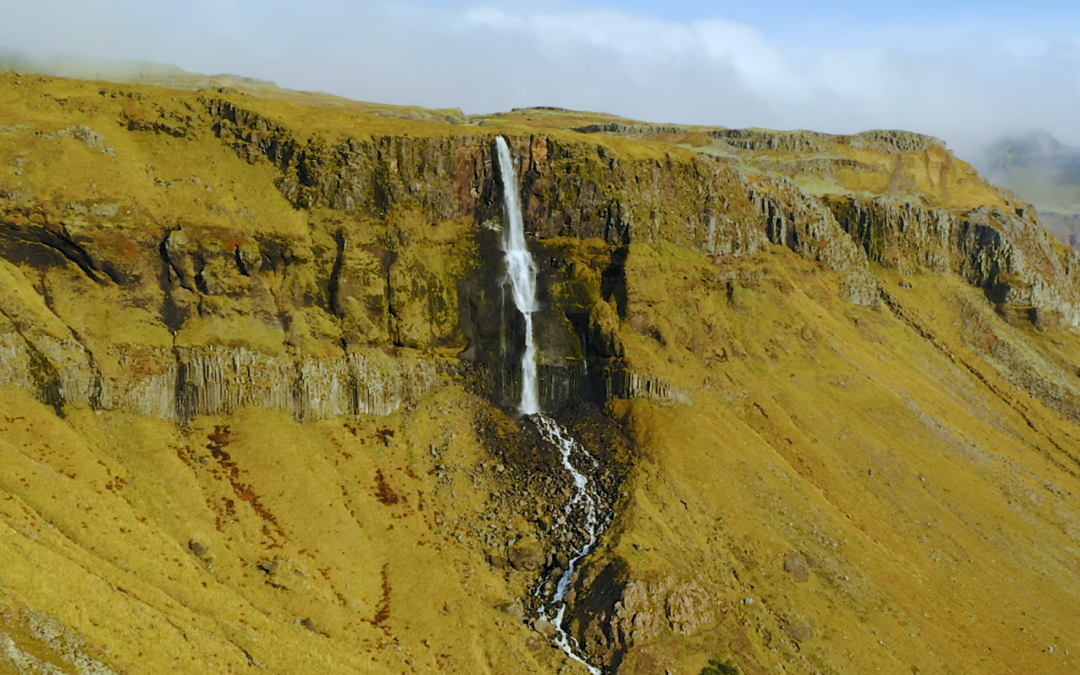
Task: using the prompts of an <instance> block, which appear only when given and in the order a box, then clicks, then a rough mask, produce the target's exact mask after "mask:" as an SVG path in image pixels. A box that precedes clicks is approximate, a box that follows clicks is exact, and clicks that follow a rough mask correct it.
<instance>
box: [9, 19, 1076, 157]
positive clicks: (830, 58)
mask: <svg viewBox="0 0 1080 675" xmlns="http://www.w3.org/2000/svg"><path fill="white" fill-rule="evenodd" d="M3 4H5V5H8V6H7V7H3V8H2V9H3V13H4V15H5V18H4V21H3V23H2V24H0V52H7V53H9V54H18V55H20V56H22V57H24V58H32V59H36V60H46V61H48V62H50V63H52V64H53V66H54V69H56V68H57V64H58V63H66V64H68V65H70V64H72V63H78V62H80V61H84V60H87V61H89V60H93V61H95V62H102V61H116V60H140V61H153V62H159V63H168V64H174V65H176V66H179V67H181V68H183V69H185V70H189V71H194V72H201V73H207V74H214V73H222V72H229V73H236V74H240V75H246V76H251V77H257V78H263V79H268V80H272V81H274V82H276V83H278V84H279V85H281V86H283V87H289V88H293V89H303V90H319V91H326V92H330V93H334V94H338V95H342V96H347V97H350V98H355V99H361V100H367V101H379V102H386V103H397V104H409V105H422V106H427V107H459V108H462V109H464V110H465V112H468V113H482V112H494V111H500V110H508V109H510V108H513V107H523V106H531V105H553V106H561V107H566V108H574V109H584V110H594V111H603V112H610V113H614V114H618V115H622V116H625V117H631V118H636V119H644V120H649V121H656V122H672V123H695V124H710V125H722V126H728V127H745V126H760V127H771V128H781V129H788V128H808V129H816V130H820V131H828V132H836V133H849V132H856V131H861V130H864V129H871V128H903V129H910V130H914V131H920V132H923V133H928V134H933V135H936V136H940V137H942V138H944V139H946V140H947V141H948V142H949V144H950V146H952V147H953V148H955V149H957V151H958V153H960V154H961V155H965V154H971V153H975V152H977V148H979V147H981V146H982V145H983V144H984V143H986V142H989V141H992V140H994V139H996V138H998V137H1000V136H1001V135H1003V134H1009V133H1018V132H1024V131H1027V130H1031V129H1044V130H1046V131H1049V132H1050V133H1052V134H1054V135H1055V136H1056V137H1058V138H1059V139H1061V140H1063V141H1065V142H1068V143H1078V142H1080V130H1077V128H1076V125H1075V111H1076V110H1078V109H1080V79H1078V73H1080V45H1078V42H1077V40H1076V39H1073V38H1071V37H1068V36H1069V35H1070V34H1075V33H1070V31H1069V30H1066V28H1067V27H1063V25H1062V24H1061V23H1060V22H1059V23H1058V24H1057V25H1056V33H1055V31H1054V30H1045V29H1042V28H1040V27H1039V25H1038V24H1036V23H1018V22H1009V21H1007V20H1005V18H1002V19H1000V20H997V22H996V23H995V21H994V20H987V21H984V22H980V23H979V24H972V23H970V22H968V23H963V22H958V23H957V24H956V25H953V26H948V25H944V26H943V25H935V26H922V25H919V24H918V23H917V22H912V23H910V25H903V26H896V25H892V26H889V25H877V26H875V25H868V24H861V25H856V24H850V25H849V24H845V23H843V22H842V21H839V22H838V21H830V22H810V23H806V22H802V21H800V18H799V17H797V16H786V17H785V16H777V17H776V18H775V20H770V21H768V22H765V21H763V22H762V25H756V26H755V25H748V24H745V23H738V22H735V21H730V20H726V19H724V18H723V17H722V16H721V17H716V18H709V19H701V20H695V21H675V20H667V19H661V18H655V17H650V16H646V15H644V14H640V13H632V12H630V11H621V10H616V9H604V8H598V7H595V6H593V7H583V6H576V5H572V4H552V5H545V7H549V9H544V10H537V9H534V8H533V7H535V5H534V6H530V5H526V4H521V3H507V2H501V3H499V2H497V3H495V4H486V5H466V4H461V5H457V6H447V5H441V6H439V7H435V6H432V5H430V4H410V3H378V4H375V3H367V2H344V1H337V2H334V1H331V0H312V1H310V2H306V3H299V2H286V1H278V0H271V1H269V2H254V1H252V0H221V1H215V2H210V1H209V0H196V1H194V2H191V3H189V4H187V5H186V6H184V5H180V4H170V5H165V6H161V7H154V6H153V3H145V2H138V1H136V0H99V1H97V2H76V1H75V0H35V2H15V1H14V0H3ZM913 21H914V20H913ZM1048 21H1049V24H1053V23H1054V22H1053V21H1052V17H1051V19H1050V20H1048ZM1055 35H1057V37H1055ZM1062 36H1066V37H1062ZM57 58H61V59H62V61H56V60H55V59H57ZM49 60H51V61H49ZM68 70H70V68H68Z"/></svg>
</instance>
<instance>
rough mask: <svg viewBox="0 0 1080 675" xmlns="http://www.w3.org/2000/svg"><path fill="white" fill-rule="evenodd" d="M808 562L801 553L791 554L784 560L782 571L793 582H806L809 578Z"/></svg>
mask: <svg viewBox="0 0 1080 675" xmlns="http://www.w3.org/2000/svg"><path fill="white" fill-rule="evenodd" d="M810 567H811V565H810V561H809V560H807V558H806V556H804V555H803V554H802V553H792V554H791V555H789V556H788V557H787V558H784V569H785V570H787V573H788V574H790V575H791V578H792V579H794V580H795V581H799V582H802V581H806V580H808V579H809V578H810Z"/></svg>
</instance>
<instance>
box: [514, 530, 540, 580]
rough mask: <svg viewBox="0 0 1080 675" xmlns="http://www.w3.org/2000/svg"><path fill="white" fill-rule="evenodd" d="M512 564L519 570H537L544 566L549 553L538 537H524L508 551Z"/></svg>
mask: <svg viewBox="0 0 1080 675" xmlns="http://www.w3.org/2000/svg"><path fill="white" fill-rule="evenodd" d="M506 557H507V559H508V560H509V561H510V565H511V566H512V567H513V568H514V569H516V570H518V571H519V572H535V571H537V570H539V569H540V568H542V567H543V566H544V562H545V561H546V560H547V555H546V554H545V552H544V547H543V546H542V545H541V544H540V542H539V541H537V539H536V537H534V536H532V535H529V536H526V537H522V538H521V539H519V540H518V541H517V542H515V543H514V545H513V546H512V547H510V550H509V551H507V555H506Z"/></svg>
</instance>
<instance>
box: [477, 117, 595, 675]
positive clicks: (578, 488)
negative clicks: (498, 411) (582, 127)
mask: <svg viewBox="0 0 1080 675" xmlns="http://www.w3.org/2000/svg"><path fill="white" fill-rule="evenodd" d="M495 143H496V146H497V147H498V161H499V173H500V174H501V176H502V185H503V208H504V210H505V212H506V222H507V227H504V228H503V236H502V243H503V251H505V253H506V276H507V279H508V280H509V281H510V287H511V289H512V291H513V296H514V305H515V306H516V307H517V309H518V311H520V312H521V313H522V314H523V315H524V316H525V352H524V353H523V354H522V356H521V404H520V405H519V409H520V411H521V414H523V415H528V416H530V417H531V419H532V421H533V423H534V424H536V428H537V429H538V430H539V431H540V435H541V436H542V437H543V438H544V440H545V441H547V442H548V443H550V444H551V445H553V446H554V447H556V448H558V449H559V451H560V452H561V453H562V463H563V466H564V467H565V468H566V470H567V471H568V472H569V473H570V476H571V478H573V482H574V492H573V495H572V496H571V497H570V501H569V502H568V503H567V505H566V516H567V518H566V520H567V522H568V523H570V522H581V523H582V524H583V527H584V530H585V533H586V537H587V541H586V542H585V545H584V546H582V547H581V548H580V549H578V550H577V551H576V552H575V553H574V555H573V556H572V557H570V562H569V564H568V565H567V567H566V570H565V571H564V572H563V573H562V576H560V577H559V581H558V583H557V585H556V587H555V594H554V595H553V596H552V597H551V598H550V599H549V600H548V601H547V602H546V603H545V607H546V617H545V618H546V619H547V620H548V621H549V622H550V623H551V624H552V625H553V626H554V627H555V629H556V631H557V633H556V635H555V644H557V645H558V646H559V647H560V648H561V649H562V650H563V651H564V652H566V654H567V655H568V656H569V657H570V658H572V659H573V660H575V661H577V662H578V663H581V664H582V665H583V666H585V667H586V668H588V669H589V672H590V673H592V675H601V672H600V669H599V668H597V667H595V666H593V665H591V664H589V663H588V662H587V661H585V659H584V658H583V657H582V656H580V655H579V654H578V648H579V647H578V644H577V641H576V640H575V639H574V638H573V637H572V636H571V635H570V634H569V633H567V632H566V630H565V629H564V628H563V620H564V616H563V615H564V614H565V613H566V603H565V602H564V601H565V599H566V594H567V592H568V591H569V590H570V584H571V583H572V582H573V580H574V573H575V571H576V570H577V566H578V563H580V562H581V560H582V559H583V558H584V557H585V556H587V555H589V553H591V552H592V550H593V548H595V547H596V542H597V539H598V538H599V536H600V534H601V533H602V532H603V530H604V528H605V527H606V525H607V521H606V520H601V518H600V513H599V511H600V499H599V495H597V493H596V492H595V490H594V489H593V488H592V487H591V486H590V484H589V479H588V478H587V477H586V476H585V474H584V473H582V472H581V471H579V470H578V469H577V468H576V467H575V466H574V464H573V462H571V461H570V458H571V456H572V455H576V456H578V457H585V458H587V459H588V460H590V461H592V462H593V464H594V465H595V463H596V460H595V459H594V458H593V457H592V456H591V455H590V454H589V453H588V452H587V451H586V450H585V448H584V447H582V445H581V444H580V443H578V442H577V441H576V440H574V438H573V436H571V435H570V432H569V431H568V430H566V429H565V428H563V427H562V425H560V424H559V423H558V422H556V421H555V420H554V419H552V418H550V417H548V416H547V415H544V414H543V413H542V412H541V411H540V395H539V387H538V384H537V377H536V343H535V341H534V340H533V313H534V312H536V310H537V309H538V305H537V302H536V272H537V268H536V263H535V262H534V261H533V258H532V254H530V253H529V249H528V247H527V246H526V245H525V223H524V220H523V218H522V215H521V196H520V194H519V193H518V185H517V170H516V169H515V168H514V159H513V157H512V156H511V155H510V148H509V147H508V146H507V144H506V139H504V138H503V137H502V136H499V137H498V138H497V139H495ZM577 514H582V515H581V517H580V518H579V517H576V516H577Z"/></svg>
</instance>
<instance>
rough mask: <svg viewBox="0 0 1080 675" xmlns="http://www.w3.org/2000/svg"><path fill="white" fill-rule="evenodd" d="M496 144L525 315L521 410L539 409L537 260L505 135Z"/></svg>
mask: <svg viewBox="0 0 1080 675" xmlns="http://www.w3.org/2000/svg"><path fill="white" fill-rule="evenodd" d="M495 143H496V145H497V146H498V148H499V173H500V174H501V175H502V185H503V209H504V210H505V211H506V224H507V226H506V227H504V228H503V236H502V243H503V250H504V251H505V252H506V276H507V278H508V279H509V280H510V288H511V289H512V290H513V292H514V305H515V306H516V307H517V308H518V311H520V312H521V313H522V314H523V315H524V316H525V353H524V354H522V355H521V405H520V408H521V413H522V414H523V415H535V414H536V413H538V412H540V396H539V394H538V393H537V382H536V343H535V342H534V340H533V321H532V320H533V317H532V315H533V312H535V311H536V310H537V306H536V263H535V262H533V259H532V255H531V254H530V253H529V249H528V247H526V246H525V222H524V220H523V219H522V217H521V196H520V195H519V194H518V185H517V170H516V169H515V168H514V159H513V158H512V157H511V156H510V148H509V146H507V145H506V139H504V138H503V137H502V136H499V137H498V138H497V139H496V140H495Z"/></svg>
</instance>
